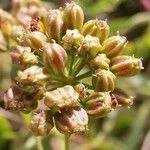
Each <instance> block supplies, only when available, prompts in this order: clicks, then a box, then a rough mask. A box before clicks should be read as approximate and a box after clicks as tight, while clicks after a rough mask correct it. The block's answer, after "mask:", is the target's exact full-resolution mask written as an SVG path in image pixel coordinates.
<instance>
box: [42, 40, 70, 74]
mask: <svg viewBox="0 0 150 150" xmlns="http://www.w3.org/2000/svg"><path fill="white" fill-rule="evenodd" d="M43 57H44V58H43V59H44V66H45V68H46V69H51V70H52V71H53V72H55V73H57V72H62V71H63V70H64V69H65V66H66V63H67V59H68V56H67V53H66V51H65V50H64V48H63V47H62V46H60V45H59V44H57V43H51V44H47V45H46V46H45V49H44V55H43Z"/></svg>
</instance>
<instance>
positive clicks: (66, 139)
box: [64, 135, 69, 150]
mask: <svg viewBox="0 0 150 150" xmlns="http://www.w3.org/2000/svg"><path fill="white" fill-rule="evenodd" d="M64 139H65V150H69V136H68V135H65V138H64Z"/></svg>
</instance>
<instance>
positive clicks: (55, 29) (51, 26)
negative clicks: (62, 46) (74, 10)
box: [44, 9, 65, 43]
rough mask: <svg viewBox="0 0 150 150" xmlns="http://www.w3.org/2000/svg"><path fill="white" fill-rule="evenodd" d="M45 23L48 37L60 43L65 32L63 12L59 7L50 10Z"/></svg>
mask: <svg viewBox="0 0 150 150" xmlns="http://www.w3.org/2000/svg"><path fill="white" fill-rule="evenodd" d="M44 24H45V30H46V32H47V34H48V37H49V38H50V39H54V40H55V41H56V42H58V43H60V42H61V38H62V36H63V35H64V34H65V25H64V21H63V16H62V12H61V11H60V10H58V9H54V10H50V11H49V12H48V14H47V15H46V17H45V21H44Z"/></svg>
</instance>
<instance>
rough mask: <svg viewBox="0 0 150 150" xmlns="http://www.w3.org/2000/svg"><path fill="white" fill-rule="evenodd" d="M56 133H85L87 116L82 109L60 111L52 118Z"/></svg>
mask: <svg viewBox="0 0 150 150" xmlns="http://www.w3.org/2000/svg"><path fill="white" fill-rule="evenodd" d="M54 119H55V125H56V128H57V129H58V131H60V132H61V133H63V134H68V135H70V134H73V133H78V132H85V131H86V130H87V129H88V115H87V113H86V111H85V110H84V109H83V108H79V107H76V108H70V109H68V110H62V111H61V113H57V114H56V115H55V116H54Z"/></svg>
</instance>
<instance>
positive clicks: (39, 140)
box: [37, 137, 44, 150]
mask: <svg viewBox="0 0 150 150" xmlns="http://www.w3.org/2000/svg"><path fill="white" fill-rule="evenodd" d="M37 149H38V150H44V149H43V145H42V140H41V138H40V137H37Z"/></svg>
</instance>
